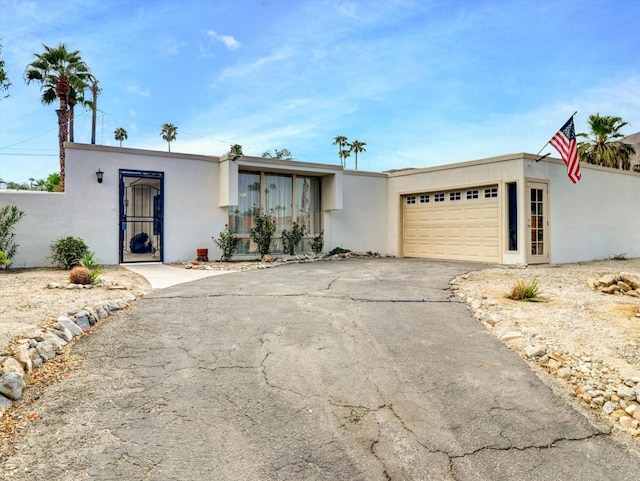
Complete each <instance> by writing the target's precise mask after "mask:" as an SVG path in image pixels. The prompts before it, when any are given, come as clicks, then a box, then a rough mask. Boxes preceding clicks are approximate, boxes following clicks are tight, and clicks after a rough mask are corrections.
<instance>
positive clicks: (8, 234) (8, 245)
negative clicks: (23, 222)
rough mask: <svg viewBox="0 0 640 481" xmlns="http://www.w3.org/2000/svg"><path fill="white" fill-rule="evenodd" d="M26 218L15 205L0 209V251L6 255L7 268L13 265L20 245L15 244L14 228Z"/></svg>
mask: <svg viewBox="0 0 640 481" xmlns="http://www.w3.org/2000/svg"><path fill="white" fill-rule="evenodd" d="M23 217H24V212H23V211H21V210H20V209H18V208H17V207H16V206H15V205H6V206H4V207H3V208H2V209H0V251H2V252H4V253H5V255H6V260H8V261H9V263H8V264H6V266H5V267H7V266H9V264H11V259H13V257H14V256H15V255H16V249H17V248H18V244H16V243H15V242H14V240H13V239H14V238H15V234H14V233H13V227H14V226H15V225H16V223H17V222H18V221H19V220H20V219H22V218H23Z"/></svg>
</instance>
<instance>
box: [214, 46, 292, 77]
mask: <svg viewBox="0 0 640 481" xmlns="http://www.w3.org/2000/svg"><path fill="white" fill-rule="evenodd" d="M293 54H294V52H293V50H292V49H291V48H289V47H286V46H285V47H283V48H279V49H277V50H275V51H274V52H272V53H271V55H268V56H266V57H261V58H259V59H257V60H255V61H253V62H251V63H248V64H238V65H235V66H234V67H229V68H226V69H224V70H223V71H222V73H221V74H220V80H227V79H229V78H234V77H245V76H249V75H254V74H257V73H258V72H260V70H262V69H263V68H264V67H265V66H267V65H270V64H272V63H276V62H281V61H283V60H287V59H288V58H290V57H292V56H293Z"/></svg>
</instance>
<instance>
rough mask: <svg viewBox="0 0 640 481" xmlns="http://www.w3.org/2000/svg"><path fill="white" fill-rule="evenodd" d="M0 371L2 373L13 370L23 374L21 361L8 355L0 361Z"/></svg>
mask: <svg viewBox="0 0 640 481" xmlns="http://www.w3.org/2000/svg"><path fill="white" fill-rule="evenodd" d="M2 372H3V373H4V374H8V373H10V372H15V373H18V374H20V375H21V376H24V368H23V367H22V363H21V362H20V361H18V360H17V359H15V358H13V357H11V356H9V357H7V358H6V359H5V360H4V362H3V363H2Z"/></svg>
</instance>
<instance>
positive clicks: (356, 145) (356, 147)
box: [350, 140, 367, 170]
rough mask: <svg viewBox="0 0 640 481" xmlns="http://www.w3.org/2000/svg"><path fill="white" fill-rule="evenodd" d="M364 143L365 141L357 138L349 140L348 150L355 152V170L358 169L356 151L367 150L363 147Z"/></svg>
mask: <svg viewBox="0 0 640 481" xmlns="http://www.w3.org/2000/svg"><path fill="white" fill-rule="evenodd" d="M365 145H367V143H366V142H360V141H359V140H354V141H353V142H351V148H350V150H351V152H353V153H354V154H356V170H358V153H359V152H366V151H367V149H365V148H364V146H365Z"/></svg>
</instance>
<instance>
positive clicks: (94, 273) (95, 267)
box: [80, 252, 102, 286]
mask: <svg viewBox="0 0 640 481" xmlns="http://www.w3.org/2000/svg"><path fill="white" fill-rule="evenodd" d="M80 266H81V267H85V268H86V269H89V274H90V275H91V281H90V282H91V285H92V286H93V285H96V284H98V282H99V280H100V274H102V266H101V265H100V264H98V263H97V262H96V258H95V254H94V253H93V252H87V253H86V254H85V255H83V256H82V259H80Z"/></svg>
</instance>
